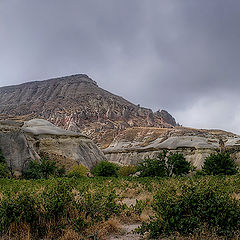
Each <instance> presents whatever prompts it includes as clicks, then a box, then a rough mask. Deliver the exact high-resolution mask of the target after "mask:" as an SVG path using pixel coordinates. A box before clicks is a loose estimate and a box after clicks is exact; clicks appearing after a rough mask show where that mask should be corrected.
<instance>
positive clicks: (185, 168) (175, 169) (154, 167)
mask: <svg viewBox="0 0 240 240" xmlns="http://www.w3.org/2000/svg"><path fill="white" fill-rule="evenodd" d="M190 170H191V164H190V163H189V162H188V161H186V159H185V158H184V156H183V155H182V154H178V153H174V154H173V153H171V152H170V153H168V152H167V151H166V150H164V151H163V152H162V153H159V155H158V157H157V158H154V159H150V158H147V159H145V160H144V161H143V162H140V163H139V165H138V168H137V171H139V172H140V175H139V176H140V177H155V176H158V177H171V176H173V175H175V176H180V175H185V174H188V173H189V172H190Z"/></svg>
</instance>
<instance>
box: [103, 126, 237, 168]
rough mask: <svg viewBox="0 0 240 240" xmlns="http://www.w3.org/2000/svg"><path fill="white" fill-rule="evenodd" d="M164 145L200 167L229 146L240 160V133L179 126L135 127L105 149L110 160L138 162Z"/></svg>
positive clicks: (164, 147)
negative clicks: (209, 157)
mask: <svg viewBox="0 0 240 240" xmlns="http://www.w3.org/2000/svg"><path fill="white" fill-rule="evenodd" d="M163 149H167V150H170V151H171V152H173V153H174V152H178V153H182V154H184V156H185V157H186V159H187V160H188V161H189V162H192V163H193V165H194V166H196V167H197V168H198V169H200V168H201V167H202V165H203V162H204V159H205V158H206V157H207V156H209V155H210V154H211V153H216V152H217V151H219V150H228V151H230V152H231V154H232V156H233V157H234V158H235V159H236V160H237V162H240V136H238V135H236V134H233V133H229V132H224V131H221V130H203V129H190V128H183V127H177V128H174V129H156V128H135V129H132V130H127V131H126V132H125V133H123V134H122V135H121V136H118V137H117V138H115V139H114V141H113V142H112V143H111V144H110V146H109V147H108V148H106V149H104V150H103V152H104V154H105V156H106V158H107V159H108V160H109V161H111V162H117V163H120V164H123V165H128V164H137V163H138V162H139V161H141V160H142V159H144V158H154V157H156V156H157V155H158V154H159V152H160V151H162V150H163Z"/></svg>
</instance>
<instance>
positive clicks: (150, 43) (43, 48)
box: [0, 0, 240, 133]
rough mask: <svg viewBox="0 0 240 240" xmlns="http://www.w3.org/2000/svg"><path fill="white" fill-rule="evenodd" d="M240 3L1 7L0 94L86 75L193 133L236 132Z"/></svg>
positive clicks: (131, 1) (12, 3) (31, 0)
mask: <svg viewBox="0 0 240 240" xmlns="http://www.w3.org/2000/svg"><path fill="white" fill-rule="evenodd" d="M239 9H240V2H239V1H238V0H228V1H226V0H211V1H210V0H201V1H198V0H191V1H190V0H181V1H179V0H121V1H115V0H101V1H99V0H85V1H83V0H68V1H66V0H41V1H38V0H0V53H1V55H0V86H3V85H11V84H17V83H21V82H25V81H31V80H41V79H47V78H50V77H56V76H63V75H68V74H73V73H87V74H88V75H89V76H90V77H92V78H93V79H94V80H96V81H97V82H98V84H99V85H100V86H101V87H103V88H105V89H107V90H109V91H112V92H114V93H116V94H119V95H122V96H123V97H125V98H127V99H129V100H131V101H133V102H134V103H136V104H137V103H140V104H141V105H143V106H146V107H151V108H153V109H154V110H157V109H158V108H165V109H167V110H169V111H170V112H171V113H172V114H173V115H175V117H176V118H177V120H178V121H179V122H180V123H182V124H184V125H189V126H193V127H199V128H201V127H202V128H222V129H226V130H231V131H234V132H238V133H240V126H239V122H240V107H238V104H237V103H238V102H239V100H240V99H239V98H240V96H239V93H238V92H239V89H240V81H239V72H240V66H239V65H240V64H239V57H240V47H239V44H240V28H239V26H238V25H239V22H240V14H239Z"/></svg>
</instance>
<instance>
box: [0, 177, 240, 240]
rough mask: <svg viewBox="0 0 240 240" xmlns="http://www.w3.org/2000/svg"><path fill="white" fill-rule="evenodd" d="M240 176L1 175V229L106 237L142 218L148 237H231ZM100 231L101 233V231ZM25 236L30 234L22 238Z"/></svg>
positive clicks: (239, 225) (238, 223)
mask: <svg viewBox="0 0 240 240" xmlns="http://www.w3.org/2000/svg"><path fill="white" fill-rule="evenodd" d="M239 195H240V177H239V176H238V175H236V176H229V177H207V176H202V177H197V178H187V177H181V178H129V177H128V178H100V177H99V178H84V177H83V178H78V179H68V178H59V179H48V180H8V179H0V234H1V236H2V237H4V236H8V237H10V239H11V238H12V239H14V238H15V237H17V238H18V239H40V238H42V239H63V237H64V236H67V235H68V234H70V233H71V234H70V235H71V236H72V237H73V236H74V237H73V238H72V239H86V238H87V237H88V236H97V237H98V239H104V238H105V237H106V234H110V232H111V231H115V232H121V230H120V228H121V227H120V225H121V224H126V223H129V222H142V226H141V227H140V229H139V230H138V231H139V232H140V233H142V234H144V233H148V235H149V236H150V237H153V238H155V239H156V238H157V237H160V236H166V235H167V236H169V235H181V236H192V235H195V236H201V235H202V234H203V233H206V232H208V233H209V234H210V235H211V234H213V233H214V234H215V235H216V236H219V238H220V237H228V238H232V237H234V236H237V235H238V232H239V230H240V206H239ZM104 234H105V235H104ZM26 236H28V238H26Z"/></svg>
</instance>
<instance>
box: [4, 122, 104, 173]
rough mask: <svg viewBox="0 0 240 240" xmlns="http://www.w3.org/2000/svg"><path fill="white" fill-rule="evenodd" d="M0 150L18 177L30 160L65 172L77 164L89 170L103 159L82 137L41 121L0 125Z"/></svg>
mask: <svg viewBox="0 0 240 240" xmlns="http://www.w3.org/2000/svg"><path fill="white" fill-rule="evenodd" d="M0 149H1V150H2V153H3V155H4V156H5V158H6V160H7V163H8V165H9V167H10V168H11V169H12V171H13V172H15V174H16V175H19V174H21V172H22V171H23V170H24V169H26V168H27V167H28V164H29V162H30V161H31V160H34V159H35V160H39V159H40V157H42V156H45V157H46V156H47V157H49V159H50V160H51V159H53V160H55V161H56V162H57V164H59V165H65V166H66V168H67V169H70V168H71V167H72V166H73V165H76V164H80V163H81V164H84V165H85V166H86V167H88V168H91V167H93V166H94V165H95V164H96V163H97V162H98V161H101V160H103V159H105V157H104V155H103V153H102V152H101V151H100V150H99V149H98V147H97V146H96V145H95V144H94V143H93V142H92V141H91V140H90V139H89V138H88V137H86V136H85V135H83V134H80V133H76V132H72V131H67V130H63V129H61V128H59V127H56V126H54V125H53V124H52V123H50V122H48V121H46V120H43V119H34V120H30V121H28V122H25V123H21V122H20V123H19V122H14V121H9V120H8V121H0Z"/></svg>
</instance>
